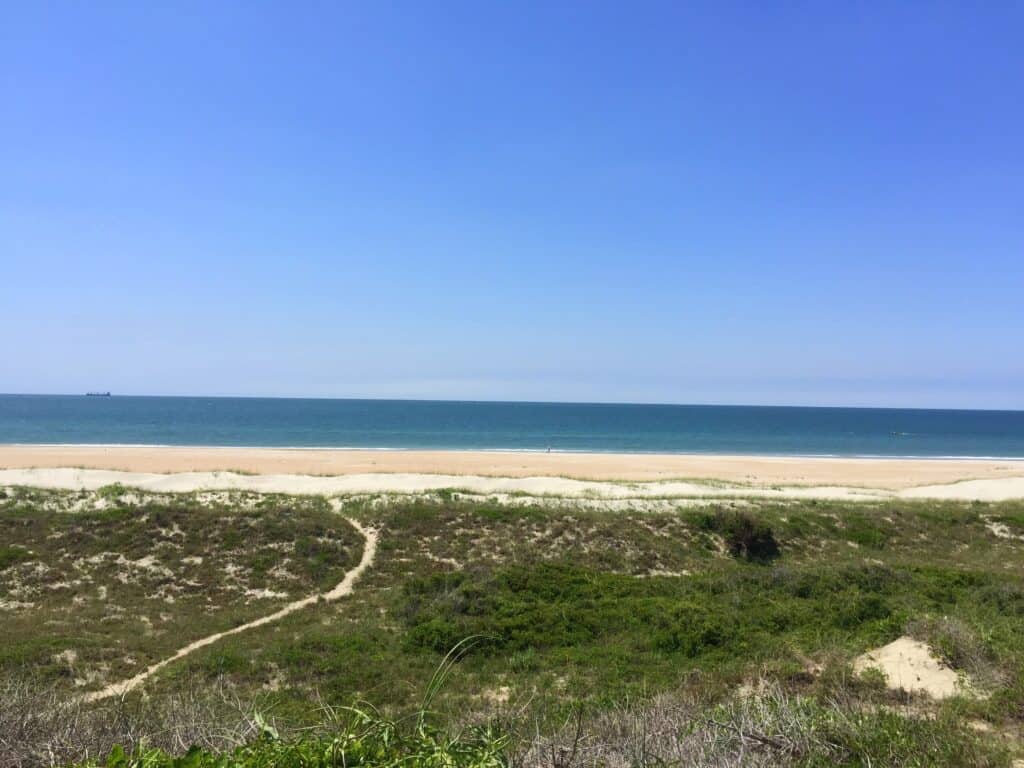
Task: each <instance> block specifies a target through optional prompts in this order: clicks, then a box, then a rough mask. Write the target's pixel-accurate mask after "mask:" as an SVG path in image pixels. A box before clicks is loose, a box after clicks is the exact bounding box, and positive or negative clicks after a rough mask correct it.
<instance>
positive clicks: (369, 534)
mask: <svg viewBox="0 0 1024 768" xmlns="http://www.w3.org/2000/svg"><path fill="white" fill-rule="evenodd" d="M336 508H337V507H336ZM346 519H347V520H348V522H349V523H351V524H352V526H353V527H354V528H355V529H356V530H357V531H359V532H360V533H361V534H362V535H363V538H364V539H365V543H364V545H363V556H362V557H361V558H360V560H359V564H358V565H356V567H355V568H353V569H352V570H350V571H349V572H348V573H346V574H345V578H343V579H342V580H341V582H339V583H338V585H337V586H335V587H334V588H333V589H332V590H331V591H330V592H324V593H320V594H315V595H310V596H309V597H304V598H303V599H301V600H296V601H295V602H293V603H288V605H286V606H284V607H283V608H281V609H280V610H278V611H275V612H274V613H272V614H270V615H268V616H262V617H261V618H258V619H255V620H254V621H250V622H249V623H248V624H242V625H240V626H237V627H234V628H232V629H228V630H225V631H224V632H217V633H216V634H213V635H208V636H207V637H204V638H201V639H199V640H196V641H195V642H192V643H189V644H188V645H186V646H185V647H184V648H180V649H179V650H178V651H177V652H176V653H175V654H174V655H173V656H169V657H167V658H166V659H164V660H163V661H159V662H157V663H156V664H153V665H152V666H150V667H147V668H146V669H145V670H143V671H142V672H140V673H139V674H137V675H135V677H132V678H129V679H127V680H122V681H120V682H117V683H112V684H111V685H108V686H107V687H106V688H103V689H101V690H99V691H94V692H92V693H88V694H86V695H85V696H83V697H82V700H83V701H99V700H101V699H107V698H110V697H112V696H124V695H125V694H126V693H128V692H129V691H131V690H133V689H135V688H138V687H139V686H140V685H142V684H143V683H144V682H146V680H148V679H149V678H150V677H152V676H153V675H155V674H156V673H157V672H159V671H160V670H161V669H163V668H164V667H166V666H167V665H169V664H173V663H174V662H175V661H178V660H179V659H182V658H184V657H185V656H188V655H189V654H190V653H193V652H194V651H198V650H199V649H200V648H205V647H206V646H208V645H212V644H213V643H216V642H217V641H218V640H220V639H222V638H225V637H228V636H230V635H237V634H239V633H240V632H247V631H248V630H250V629H255V628H256V627H262V626H264V625H265V624H270V623H271V622H275V621H278V620H279V619H283V618H284V617H285V616H287V615H288V614H291V613H295V611H299V610H301V609H303V608H305V607H307V606H310V605H313V604H315V603H316V602H317V601H318V600H320V599H323V600H326V601H328V602H329V601H332V600H337V599H339V598H342V597H345V596H346V595H349V594H351V593H352V590H353V588H354V586H355V583H356V581H357V580H358V579H359V577H360V576H362V575H363V572H364V571H365V570H366V569H367V568H369V567H370V566H371V565H373V561H374V558H375V557H376V556H377V531H375V530H374V529H372V528H368V527H365V526H362V525H360V524H359V523H357V522H356V521H355V520H352V519H351V518H346Z"/></svg>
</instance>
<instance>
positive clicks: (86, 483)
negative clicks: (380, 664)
mask: <svg viewBox="0 0 1024 768" xmlns="http://www.w3.org/2000/svg"><path fill="white" fill-rule="evenodd" d="M112 483H121V484H122V485H125V486H129V487H132V488H139V489H142V490H147V491H159V492H190V491H200V490H247V491H260V492H265V493H296V494H325V495H345V494H366V493H404V494H417V493H424V492H429V491H436V490H441V489H447V488H451V489H457V490H462V491H466V492H469V493H473V494H480V495H496V494H526V495H529V496H537V497H557V498H565V499H610V500H623V499H656V498H664V497H670V498H676V497H678V498H702V499H706V498H742V497H756V498H788V499H810V498H817V499H843V500H863V501H878V500H882V499H888V498H918V499H920V498H931V499H960V500H969V499H978V500H985V501H1000V500H1007V499H1015V498H1024V478H1021V477H1007V478H996V479H989V480H971V481H965V482H958V483H948V484H941V485H930V486H921V487H916V488H909V489H903V490H890V489H885V488H873V489H872V488H862V487H853V486H841V485H812V486H786V485H781V486H772V487H765V486H759V485H738V484H730V483H715V484H707V483H699V482H685V481H652V482H628V483H626V482H613V481H601V480H574V479H572V478H564V477H544V476H535V477H505V478H503V477H486V476H480V475H440V474H427V473H391V474H387V473H381V474H349V475H336V476H324V477H321V476H313V475H289V474H273V475H248V474H237V473H234V472H177V473H172V474H162V473H152V472H123V471H118V470H105V469H77V468H67V467H64V468H60V467H57V468H45V469H44V468H36V469H4V470H0V485H26V486H33V487H41V488H60V489H71V490H79V489H84V490H95V489H97V488H101V487H103V486H105V485H110V484H112Z"/></svg>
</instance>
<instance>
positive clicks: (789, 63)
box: [0, 0, 1024, 409]
mask: <svg viewBox="0 0 1024 768" xmlns="http://www.w3.org/2000/svg"><path fill="white" fill-rule="evenodd" d="M1022 38H1024V5H1022V4H1021V3H1017V2H1006V3H1000V2H993V3H983V4H978V3H967V2H964V3H945V2H934V3H925V2H907V3H872V2H867V3H804V2H795V3H789V2H786V3H755V2H748V3H730V2H707V3H700V2H694V3H679V2H665V3H656V2H619V3H602V2H578V3H561V2H523V1H521V0H520V1H517V2H510V3H480V2H445V1H443V0H438V1H437V2H376V1H375V2H366V3H342V2H337V3H335V2H322V3H309V2H287V3H285V2H278V3H269V2H252V1H251V0H250V1H247V2H244V3H243V2H238V3H232V2H217V3H205V2H197V3H186V2H173V3H171V2H154V3H137V2H130V3H129V2H126V3H123V4H115V3H108V2H96V3H77V2H75V3H61V2H47V3H14V2H11V3H5V4H3V7H2V10H0V392H24V393H78V392H83V391H86V390H94V389H102V390H108V389H109V390H111V391H113V392H115V393H120V394H168V395H176V394H196V395H259V396H263V395H266V396H315V397H410V398H441V399H482V400H556V401H602V402H667V403H739V404H792V405H878V406H903V407H915V406H920V407H964V408H1013V409H1022V408H1024V91H1022V85H1021V83H1022V82H1024V46H1022V45H1021V44H1020V41H1021V39H1022Z"/></svg>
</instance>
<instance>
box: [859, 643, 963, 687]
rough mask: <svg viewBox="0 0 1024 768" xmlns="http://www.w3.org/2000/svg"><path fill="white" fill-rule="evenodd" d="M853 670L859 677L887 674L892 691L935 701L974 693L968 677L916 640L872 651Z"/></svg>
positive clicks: (887, 680) (860, 657)
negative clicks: (865, 673) (872, 671)
mask: <svg viewBox="0 0 1024 768" xmlns="http://www.w3.org/2000/svg"><path fill="white" fill-rule="evenodd" d="M853 668H854V671H855V672H857V673H858V674H859V673H861V672H863V671H865V670H867V669H877V670H879V671H880V672H881V673H882V674H883V675H885V680H886V685H888V687H889V688H891V689H893V690H901V689H902V690H904V691H908V692H909V693H924V694H927V695H928V696H930V697H931V698H933V699H945V698H949V697H950V696H955V695H958V694H969V693H970V685H969V684H968V683H967V682H966V680H965V679H964V678H961V676H960V675H958V674H957V673H956V671H955V670H953V669H950V668H949V667H948V666H947V665H945V664H943V663H942V662H941V661H940V660H939V659H938V658H936V657H935V655H934V654H933V653H932V651H931V649H930V648H929V647H928V646H927V645H926V644H925V643H922V642H921V641H920V640H914V639H913V638H912V637H901V638H899V639H897V640H893V641H892V642H891V643H889V644H888V645H883V646H882V647H881V648H875V649H874V650H872V651H868V652H867V653H865V654H864V655H863V656H859V657H858V658H857V659H856V661H854V664H853Z"/></svg>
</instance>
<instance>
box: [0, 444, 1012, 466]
mask: <svg viewBox="0 0 1024 768" xmlns="http://www.w3.org/2000/svg"><path fill="white" fill-rule="evenodd" d="M22 448H24V449H37V448H47V449H64V448H66V449H74V450H77V449H103V450H106V449H110V448H114V449H145V450H148V449H165V448H166V449H177V450H190V451H206V450H211V451H294V452H303V451H306V452H324V453H330V452H335V451H336V452H339V453H359V452H366V453H407V454H456V455H458V454H472V453H484V454H511V455H519V454H526V455H538V454H544V455H547V454H567V455H570V456H616V457H621V456H641V457H651V456H653V457H680V458H698V459H699V458H709V459H796V460H802V459H812V460H813V459H838V460H851V461H858V460H862V459H863V460H872V461H874V460H878V461H964V462H988V461H998V462H1020V463H1021V464H1022V465H1024V456H975V455H967V454H949V455H939V456H932V455H926V454H914V453H907V454H888V453H849V454H847V453H716V452H713V451H601V450H596V449H582V448H581V449H574V448H476V447H474V448H396V447H392V446H387V445H380V446H365V445H186V444H179V443H0V451H3V450H6V449H22Z"/></svg>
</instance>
